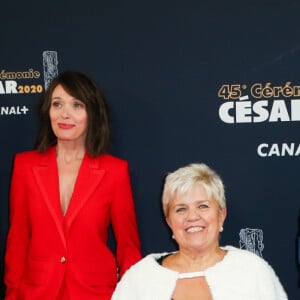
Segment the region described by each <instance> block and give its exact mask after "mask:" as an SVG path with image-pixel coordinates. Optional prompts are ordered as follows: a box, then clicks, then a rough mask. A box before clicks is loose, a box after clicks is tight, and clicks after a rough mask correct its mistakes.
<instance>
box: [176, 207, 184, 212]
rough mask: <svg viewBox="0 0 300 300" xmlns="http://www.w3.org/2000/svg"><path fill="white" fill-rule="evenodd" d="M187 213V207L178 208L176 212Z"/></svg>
mask: <svg viewBox="0 0 300 300" xmlns="http://www.w3.org/2000/svg"><path fill="white" fill-rule="evenodd" d="M183 211H185V207H177V208H176V210H175V212H183Z"/></svg>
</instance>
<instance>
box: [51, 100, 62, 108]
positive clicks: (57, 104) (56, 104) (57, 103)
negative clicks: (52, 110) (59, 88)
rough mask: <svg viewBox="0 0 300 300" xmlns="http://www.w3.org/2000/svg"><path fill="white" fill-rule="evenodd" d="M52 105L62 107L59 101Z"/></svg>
mask: <svg viewBox="0 0 300 300" xmlns="http://www.w3.org/2000/svg"><path fill="white" fill-rule="evenodd" d="M51 105H52V106H53V107H61V103H60V102H59V101H53V102H52V104H51Z"/></svg>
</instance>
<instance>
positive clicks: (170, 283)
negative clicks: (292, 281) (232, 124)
mask: <svg viewBox="0 0 300 300" xmlns="http://www.w3.org/2000/svg"><path fill="white" fill-rule="evenodd" d="M223 249H225V250H227V254H226V255H225V257H224V258H223V260H222V261H220V262H219V263H217V264H216V265H214V266H212V267H210V268H208V269H207V270H205V271H204V274H205V277H206V281H207V283H208V286H209V288H210V290H211V294H212V297H213V299H214V300H287V299H288V298H287V295H286V293H285V291H284V289H283V287H282V285H281V283H280V281H279V279H278V277H277V276H276V274H275V272H274V270H273V269H272V267H271V266H270V265H269V264H268V263H267V262H266V261H265V260H264V259H262V258H261V257H259V256H258V255H256V254H254V253H252V252H249V251H246V250H241V249H238V248H235V247H232V246H226V247H223ZM165 254H167V253H157V254H149V255H148V256H146V257H145V258H143V259H142V260H141V261H139V262H138V263H136V264H135V265H134V266H132V267H131V268H130V269H129V270H128V271H127V272H126V273H125V275H124V276H123V278H122V280H121V281H120V282H119V284H118V286H117V288H116V290H115V292H114V294H113V296H112V300H171V298H172V294H173V291H174V288H175V285H176V281H177V279H178V276H179V273H178V272H175V271H172V270H169V269H167V268H164V267H162V266H161V265H159V264H158V263H157V262H156V258H159V257H161V256H162V255H165Z"/></svg>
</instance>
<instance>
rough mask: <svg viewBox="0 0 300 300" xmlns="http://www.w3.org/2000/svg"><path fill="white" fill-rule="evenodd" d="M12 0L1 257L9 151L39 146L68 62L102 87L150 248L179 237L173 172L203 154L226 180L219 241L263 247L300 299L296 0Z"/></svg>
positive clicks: (6, 48)
mask: <svg viewBox="0 0 300 300" xmlns="http://www.w3.org/2000/svg"><path fill="white" fill-rule="evenodd" d="M17 2H19V3H17ZM17 2H16V1H13V2H9V1H5V2H4V3H2V4H1V18H0V25H1V29H2V30H1V48H0V131H1V137H2V143H1V147H0V154H1V155H0V214H1V216H0V245H1V248H0V254H1V257H2V258H3V254H4V249H5V239H6V234H7V229H8V190H9V181H10V174H11V167H12V159H13V156H14V154H15V153H16V152H19V151H23V150H27V149H31V148H32V146H33V143H34V141H35V134H36V129H37V114H36V113H37V102H38V100H39V97H40V93H41V91H42V90H43V89H44V87H45V85H47V82H48V81H47V80H48V79H49V76H50V77H51V75H53V74H55V73H56V72H60V71H63V70H67V69H73V70H78V71H82V72H85V73H87V74H88V75H90V76H91V77H93V78H94V79H95V80H96V81H97V82H98V83H99V85H100V86H101V87H102V88H103V90H104V92H105V94H106V97H107V101H108V104H109V107H110V115H111V128H112V147H111V153H113V154H115V155H117V156H120V157H122V158H125V159H127V160H128V161H129V163H130V171H131V177H132V185H133V191H134V196H135V203H136V209H137V215H138V224H139V232H140V235H141V241H142V249H143V254H148V253H149V252H154V251H164V250H173V249H174V247H175V245H174V244H173V242H172V240H171V238H170V231H169V230H168V228H167V226H166V225H165V223H164V220H163V217H162V212H161V208H160V196H161V187H162V183H163V178H164V176H165V175H166V173H167V172H170V171H173V170H175V169H176V168H177V167H179V166H182V165H185V164H188V163H191V162H205V163H207V164H208V165H210V166H211V167H213V168H214V169H216V170H217V171H218V172H219V173H220V175H221V176H222V178H223V180H224V182H225V186H226V194H227V201H228V218H227V220H226V223H225V226H224V232H223V234H222V241H221V242H222V244H232V245H235V246H237V247H241V248H246V249H249V250H251V251H255V252H256V253H257V254H258V255H261V256H263V257H264V258H265V259H266V260H267V261H269V263H270V264H271V265H272V266H273V267H274V269H275V271H276V272H277V274H278V275H279V277H280V279H281V281H282V283H283V285H284V287H285V289H286V291H287V293H288V295H289V298H290V299H293V300H298V299H299V296H300V288H299V265H298V263H297V256H298V251H299V250H298V249H297V232H298V231H299V218H300V216H299V209H300V205H299V203H300V201H299V195H300V185H299V177H298V176H299V175H298V173H299V169H300V162H299V156H300V146H299V145H300V143H299V128H300V127H299V121H300V104H299V103H300V67H299V66H300V29H299V28H300V27H299V24H298V23H299V9H300V2H299V1H298V0H240V1H237V0H229V1H221V0H215V1H213V0H210V1H192V0H187V1H178V0H173V1H170V0H164V1H161V0H160V1H158V0H152V1H137V0H128V1H121V0H113V1H101V0H100V1H99V0H98V1H89V0H87V1H84V2H82V1H79V0H72V1H56V0H53V1H51V2H43V1H42V2H41V1H36V2H35V1H31V5H29V4H28V3H27V2H26V1H17ZM206 2H207V3H206ZM111 243H112V244H113V241H112V242H111ZM1 272H2V273H3V259H1ZM1 277H2V276H1Z"/></svg>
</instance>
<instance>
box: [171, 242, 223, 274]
mask: <svg viewBox="0 0 300 300" xmlns="http://www.w3.org/2000/svg"><path fill="white" fill-rule="evenodd" d="M225 254H226V251H225V250H222V249H221V248H219V247H216V248H215V249H212V250H210V251H206V252H199V251H198V252H192V251H186V250H183V249H180V250H179V251H178V253H177V254H176V256H177V257H175V256H174V259H175V260H176V264H177V265H178V268H179V269H180V272H195V271H203V270H205V269H207V268H209V267H211V266H213V265H215V264H216V263H218V262H219V261H221V260H222V259H223V257H224V255H225Z"/></svg>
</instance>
